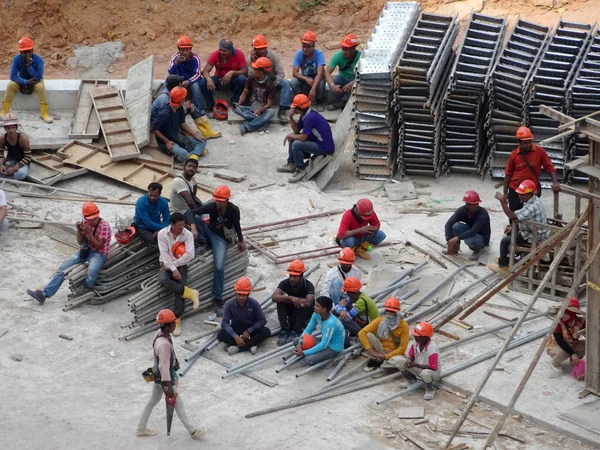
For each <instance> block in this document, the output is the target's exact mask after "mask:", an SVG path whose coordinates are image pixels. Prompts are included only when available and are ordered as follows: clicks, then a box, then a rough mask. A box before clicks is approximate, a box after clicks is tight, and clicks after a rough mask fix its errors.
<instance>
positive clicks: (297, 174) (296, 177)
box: [288, 168, 306, 184]
mask: <svg viewBox="0 0 600 450" xmlns="http://www.w3.org/2000/svg"><path fill="white" fill-rule="evenodd" d="M304 175H306V169H298V168H296V170H295V171H294V173H293V174H292V176H291V177H290V178H288V183H292V184H293V183H297V182H298V181H302V178H304Z"/></svg>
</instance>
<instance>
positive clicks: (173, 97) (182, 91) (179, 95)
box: [169, 86, 187, 108]
mask: <svg viewBox="0 0 600 450" xmlns="http://www.w3.org/2000/svg"><path fill="white" fill-rule="evenodd" d="M186 97H187V89H186V88H184V87H181V86H175V87H174V88H173V89H171V92H170V93H169V103H170V104H171V106H173V107H174V108H176V107H178V106H179V105H181V104H182V103H183V101H184V100H185V98H186Z"/></svg>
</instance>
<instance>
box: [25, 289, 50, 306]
mask: <svg viewBox="0 0 600 450" xmlns="http://www.w3.org/2000/svg"><path fill="white" fill-rule="evenodd" d="M27 293H28V294H29V296H30V297H33V298H35V299H36V300H37V301H38V303H39V304H40V305H43V304H44V302H45V301H46V296H45V295H44V293H43V292H42V291H40V290H39V289H37V290H35V291H32V290H31V289H27Z"/></svg>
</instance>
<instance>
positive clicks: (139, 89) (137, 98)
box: [125, 56, 154, 147]
mask: <svg viewBox="0 0 600 450" xmlns="http://www.w3.org/2000/svg"><path fill="white" fill-rule="evenodd" d="M153 78H154V56H148V57H147V58H146V59H144V60H143V61H140V62H139V63H137V64H136V65H134V66H132V67H131V68H129V70H128V72H127V91H126V93H125V107H126V108H127V115H128V116H129V122H130V123H131V130H132V131H133V135H134V137H135V141H136V143H137V145H138V147H143V146H145V145H147V144H148V141H149V138H150V108H151V107H152V80H153Z"/></svg>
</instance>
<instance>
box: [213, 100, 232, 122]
mask: <svg viewBox="0 0 600 450" xmlns="http://www.w3.org/2000/svg"><path fill="white" fill-rule="evenodd" d="M213 115H214V116H215V119H217V120H227V117H229V104H228V103H227V102H226V101H225V100H221V99H218V100H216V101H215V106H213Z"/></svg>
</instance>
